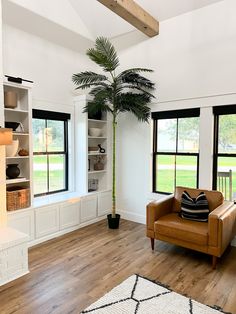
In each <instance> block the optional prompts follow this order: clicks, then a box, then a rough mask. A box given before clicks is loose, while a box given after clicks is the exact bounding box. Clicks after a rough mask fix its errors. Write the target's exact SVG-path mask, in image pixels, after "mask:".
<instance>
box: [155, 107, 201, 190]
mask: <svg viewBox="0 0 236 314" xmlns="http://www.w3.org/2000/svg"><path fill="white" fill-rule="evenodd" d="M195 117H200V108H192V109H182V110H172V111H159V112H153V113H152V119H153V152H152V157H153V158H152V192H153V193H157V194H164V195H171V194H173V193H171V192H164V191H158V190H157V186H156V178H157V171H156V159H157V156H161V155H169V156H195V157H197V178H196V185H197V186H196V188H198V186H199V151H198V153H183V152H182V153H179V152H178V123H179V119H181V118H195ZM163 119H177V129H176V152H158V151H157V136H158V134H157V125H158V120H163ZM174 186H175V187H176V159H175V178H174Z"/></svg>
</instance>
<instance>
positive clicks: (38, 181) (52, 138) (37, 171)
mask: <svg viewBox="0 0 236 314" xmlns="http://www.w3.org/2000/svg"><path fill="white" fill-rule="evenodd" d="M69 119H70V115H69V114H65V113H57V112H51V111H43V110H33V155H34V156H33V182H34V195H35V196H42V195H47V194H52V193H57V192H62V191H66V190H68V120H69Z"/></svg>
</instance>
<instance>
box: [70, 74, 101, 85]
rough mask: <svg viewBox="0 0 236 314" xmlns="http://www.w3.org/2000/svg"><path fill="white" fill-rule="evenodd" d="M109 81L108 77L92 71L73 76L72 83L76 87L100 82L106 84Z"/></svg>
mask: <svg viewBox="0 0 236 314" xmlns="http://www.w3.org/2000/svg"><path fill="white" fill-rule="evenodd" d="M106 80H107V77H106V76H105V75H102V74H97V73H95V72H92V71H85V72H80V73H77V74H73V76H72V81H73V82H74V83H75V84H76V85H84V84H92V83H98V82H104V81H106Z"/></svg>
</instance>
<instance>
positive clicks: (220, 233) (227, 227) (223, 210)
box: [208, 201, 236, 253]
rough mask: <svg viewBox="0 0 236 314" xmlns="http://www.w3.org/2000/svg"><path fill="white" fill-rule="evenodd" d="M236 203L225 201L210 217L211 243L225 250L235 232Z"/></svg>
mask: <svg viewBox="0 0 236 314" xmlns="http://www.w3.org/2000/svg"><path fill="white" fill-rule="evenodd" d="M235 219H236V205H234V203H233V202H229V201H224V203H223V204H222V205H220V206H219V207H217V208H216V209H214V210H213V211H212V212H211V213H210V215H209V217H208V232H209V245H210V246H215V247H217V246H218V247H220V248H221V251H222V253H223V251H224V250H225V248H226V247H227V245H228V244H229V242H230V241H231V240H232V238H233V236H234V234H235Z"/></svg>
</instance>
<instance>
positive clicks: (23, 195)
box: [7, 186, 30, 211]
mask: <svg viewBox="0 0 236 314" xmlns="http://www.w3.org/2000/svg"><path fill="white" fill-rule="evenodd" d="M29 206H30V189H29V188H25V187H20V186H15V187H9V188H7V210H8V211H12V210H17V209H22V208H26V207H29Z"/></svg>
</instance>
